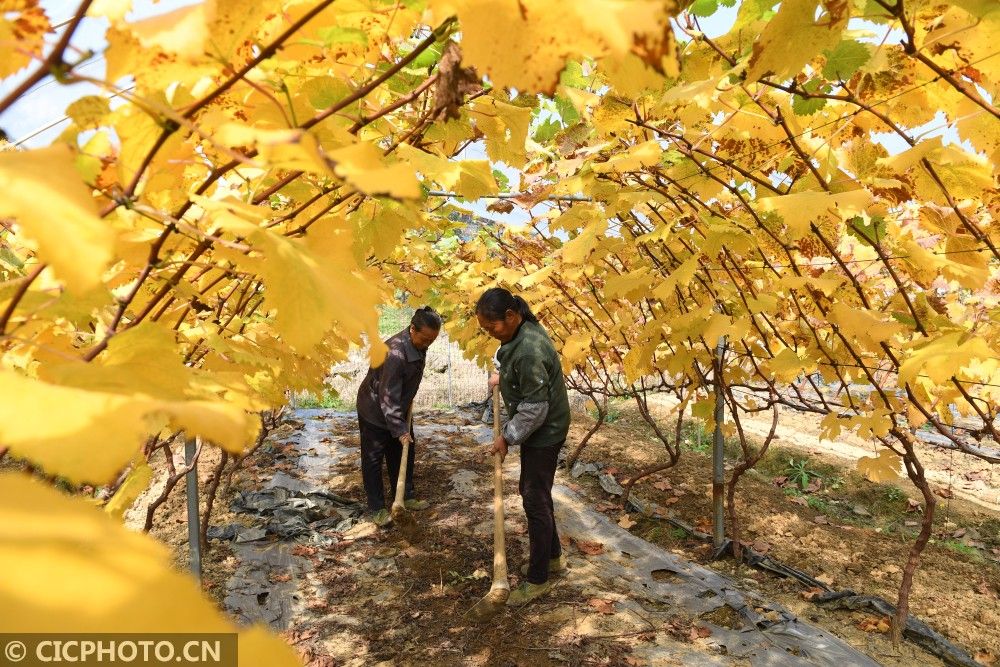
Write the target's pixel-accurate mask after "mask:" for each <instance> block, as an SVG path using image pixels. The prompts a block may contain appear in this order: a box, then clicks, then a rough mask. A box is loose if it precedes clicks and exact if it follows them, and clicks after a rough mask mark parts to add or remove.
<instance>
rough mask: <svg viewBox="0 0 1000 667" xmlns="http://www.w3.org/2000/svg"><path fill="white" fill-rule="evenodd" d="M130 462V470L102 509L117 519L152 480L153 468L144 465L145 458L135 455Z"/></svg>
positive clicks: (119, 518) (120, 518)
mask: <svg viewBox="0 0 1000 667" xmlns="http://www.w3.org/2000/svg"><path fill="white" fill-rule="evenodd" d="M132 464H133V467H132V470H131V471H130V472H129V474H128V476H127V477H126V478H125V481H124V482H122V484H121V486H119V487H118V490H117V491H115V495H113V496H111V499H110V500H108V502H107V504H106V505H105V506H104V511H105V512H107V513H108V514H110V515H111V516H113V517H115V518H116V519H118V520H119V521H121V520H122V517H123V516H124V515H125V512H126V511H127V510H128V508H130V507H131V506H132V503H134V502H135V499H136V498H138V497H139V495H140V494H142V492H143V491H145V490H146V489H147V488H148V487H149V483H150V482H151V481H152V480H153V469H152V468H150V467H149V466H148V465H146V461H145V459H143V458H142V457H141V456H139V455H137V456H136V457H135V458H134V459H133V461H132Z"/></svg>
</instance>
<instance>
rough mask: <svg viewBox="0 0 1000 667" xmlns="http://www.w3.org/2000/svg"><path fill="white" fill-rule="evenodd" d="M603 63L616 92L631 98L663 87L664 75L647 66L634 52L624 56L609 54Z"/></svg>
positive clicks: (605, 72)
mask: <svg viewBox="0 0 1000 667" xmlns="http://www.w3.org/2000/svg"><path fill="white" fill-rule="evenodd" d="M601 64H602V70H603V71H604V74H605V75H606V76H607V78H608V82H609V83H610V84H611V86H612V87H613V88H614V90H615V92H616V93H618V94H619V95H624V96H625V97H627V98H628V99H630V100H634V99H636V98H638V97H640V96H641V95H642V94H643V93H645V92H647V91H652V90H659V89H661V88H662V87H663V83H664V79H663V77H662V76H661V75H659V74H657V73H656V72H655V71H653V70H652V69H650V68H649V67H647V66H646V63H644V62H642V59H640V58H639V57H638V56H636V55H634V54H631V53H629V54H626V55H625V56H624V57H617V56H609V57H607V58H605V59H604V60H603V61H602V63H601Z"/></svg>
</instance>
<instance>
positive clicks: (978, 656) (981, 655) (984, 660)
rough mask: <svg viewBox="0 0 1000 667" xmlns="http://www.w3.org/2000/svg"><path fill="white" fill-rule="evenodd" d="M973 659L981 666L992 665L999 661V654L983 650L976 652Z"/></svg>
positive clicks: (986, 649)
mask: <svg viewBox="0 0 1000 667" xmlns="http://www.w3.org/2000/svg"><path fill="white" fill-rule="evenodd" d="M972 659H973V660H975V661H976V662H977V663H979V664H980V665H992V664H993V663H995V662H996V661H997V654H996V653H994V652H993V651H991V650H989V649H988V648H981V649H979V650H978V651H976V653H975V655H973V656H972Z"/></svg>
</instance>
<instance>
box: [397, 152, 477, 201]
mask: <svg viewBox="0 0 1000 667" xmlns="http://www.w3.org/2000/svg"><path fill="white" fill-rule="evenodd" d="M396 155H398V156H399V157H401V158H402V159H404V160H406V161H407V162H409V163H410V164H411V165H412V166H413V168H414V169H416V170H417V171H418V172H420V173H421V174H422V175H423V177H424V179H426V180H428V181H431V182H434V183H437V184H438V185H440V186H441V187H442V188H444V189H445V190H451V189H452V188H454V187H455V184H456V183H458V179H459V178H460V177H461V176H462V165H461V163H460V162H458V161H454V160H447V159H445V158H443V157H440V156H438V155H434V154H433V153H428V152H427V151H422V150H420V149H419V148H414V147H413V146H411V145H409V144H400V145H399V146H397V147H396Z"/></svg>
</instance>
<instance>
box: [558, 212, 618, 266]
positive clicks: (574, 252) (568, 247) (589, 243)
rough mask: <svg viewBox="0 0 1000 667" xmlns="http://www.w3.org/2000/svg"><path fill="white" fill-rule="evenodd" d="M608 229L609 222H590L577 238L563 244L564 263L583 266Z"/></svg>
mask: <svg viewBox="0 0 1000 667" xmlns="http://www.w3.org/2000/svg"><path fill="white" fill-rule="evenodd" d="M607 228H608V222H607V220H603V219H599V220H594V221H593V222H590V223H589V224H588V225H587V226H586V227H584V228H583V231H581V232H580V233H579V234H578V235H577V236H576V237H575V238H573V239H571V240H569V241H567V242H566V243H564V244H563V247H562V258H563V263H564V264H568V265H581V264H583V262H584V261H585V260H586V259H587V257H589V256H590V253H592V252H593V251H594V248H596V247H597V244H598V243H600V241H601V235H602V234H604V232H605V230H606V229H607Z"/></svg>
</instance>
